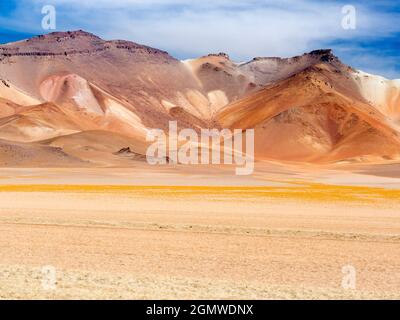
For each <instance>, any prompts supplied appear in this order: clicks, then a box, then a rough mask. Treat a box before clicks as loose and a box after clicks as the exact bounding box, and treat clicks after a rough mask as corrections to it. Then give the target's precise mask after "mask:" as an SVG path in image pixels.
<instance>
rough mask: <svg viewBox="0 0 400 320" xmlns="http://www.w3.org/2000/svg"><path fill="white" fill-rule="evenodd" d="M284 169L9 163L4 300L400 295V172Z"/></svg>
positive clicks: (2, 227)
mask: <svg viewBox="0 0 400 320" xmlns="http://www.w3.org/2000/svg"><path fill="white" fill-rule="evenodd" d="M271 168H272V169H271ZM271 168H270V169H271V170H270V171H268V170H269V169H268V170H267V169H265V171H262V172H258V173H256V174H255V175H254V176H253V177H250V178H249V177H245V178H237V177H236V178H229V177H231V175H229V174H228V172H226V173H223V174H222V175H220V176H218V175H214V174H213V173H212V170H210V169H208V170H207V172H208V173H207V174H205V173H204V172H203V171H201V170H198V171H196V172H192V173H191V174H190V175H188V174H187V173H186V174H184V173H183V172H180V171H179V170H178V169H177V170H173V171H172V170H171V171H168V170H166V169H165V170H164V169H163V170H164V171H163V170H161V169H160V170H161V171H157V172H156V170H153V172H152V171H148V172H145V171H143V170H137V169H88V168H85V169H21V168H20V169H2V170H1V174H0V176H1V177H0V298H2V299H5V298H11V299H48V298H52V299H53V298H55V299H62V298H66V299H98V298H101V299H120V298H122V299H274V298H278V299H301V298H305V299H325V298H326V299H347V298H350V299H359V298H361V299H364V298H373V299H375V298H389V299H399V298H400V210H399V209H400V179H398V178H396V175H397V173H396V172H395V171H396V170H394V169H393V168H392V167H391V166H388V167H385V168H382V167H379V166H378V167H376V168H375V167H374V168H368V170H369V171H370V172H371V174H365V172H364V173H363V170H358V169H357V170H356V169H354V168H353V169H352V170H353V172H352V173H351V174H350V173H348V172H346V171H343V170H339V171H336V169H335V170H333V171H332V170H327V171H324V170H321V171H320V172H321V173H320V174H314V173H313V171H312V170H308V169H304V171H302V172H301V174H299V173H298V172H299V171H296V170H287V169H282V168H281V169H278V167H276V166H273V167H271ZM394 168H396V166H394ZM210 172H211V173H210ZM268 172H269V174H267V173H268ZM294 172H297V173H296V174H294ZM388 172H389V173H388ZM388 176H392V177H388ZM230 179H231V180H230ZM240 179H243V180H240ZM346 266H351V267H352V268H354V270H355V288H353V289H352V288H343V286H342V282H343V279H344V277H346V274H345V273H343V272H342V271H343V270H342V268H343V267H346ZM46 270H47V271H46ZM48 270H51V272H50V273H49V272H48Z"/></svg>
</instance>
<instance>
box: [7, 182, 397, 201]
mask: <svg viewBox="0 0 400 320" xmlns="http://www.w3.org/2000/svg"><path fill="white" fill-rule="evenodd" d="M0 192H67V193H68V192H71V193H126V194H129V193H132V194H136V195H142V196H163V197H165V196H171V197H191V196H194V197H195V196H201V197H203V196H207V197H210V198H212V199H215V200H218V198H223V197H227V196H229V197H240V198H249V197H251V198H254V197H255V198H272V199H288V200H289V199H294V200H304V201H319V202H326V201H329V202H332V201H333V202H335V201H345V202H362V203H364V202H367V203H373V202H376V201H379V200H390V201H400V190H398V189H384V188H371V187H357V186H335V185H325V184H311V183H308V184H296V185H291V186H281V187H276V186H265V187H258V186H250V187H248V186H129V185H50V184H46V185H39V184H38V185H0Z"/></svg>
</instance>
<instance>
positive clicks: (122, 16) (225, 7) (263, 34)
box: [0, 0, 400, 78]
mask: <svg viewBox="0 0 400 320" xmlns="http://www.w3.org/2000/svg"><path fill="white" fill-rule="evenodd" d="M44 5H54V6H55V8H56V13H57V21H56V26H57V30H58V31H66V30H77V29H84V30H86V31H89V32H92V33H95V34H97V35H99V36H101V37H102V38H105V39H127V40H132V41H135V42H139V43H143V44H147V45H150V46H153V47H157V48H160V49H164V50H167V51H168V52H170V53H171V54H172V55H173V56H175V57H177V58H180V59H186V58H193V57H197V56H200V55H204V54H208V53H211V52H221V51H222V52H226V53H228V54H229V55H230V56H231V58H232V59H234V60H236V61H245V60H250V59H252V58H253V57H256V56H281V57H289V56H294V55H298V54H302V53H304V52H308V51H311V50H314V49H319V48H332V49H334V51H335V54H336V55H338V56H339V57H340V58H341V59H342V60H343V61H344V62H345V63H347V64H350V65H352V66H354V67H356V68H358V69H362V70H364V71H367V72H371V73H376V74H381V75H384V76H386V77H388V78H400V6H399V5H398V0H391V1H389V0H379V1H353V0H347V1H340V0H339V1H316V0H280V1H271V0H53V1H52V0H0V42H1V43H5V42H10V41H15V40H20V39H23V38H26V37H30V36H32V35H37V34H43V33H47V32H49V31H47V30H43V29H42V19H43V17H44V15H43V14H42V13H41V11H42V8H43V6H44ZM344 5H352V6H353V7H354V8H355V9H356V28H355V29H344V28H343V27H342V20H343V18H344V17H345V14H344V13H343V12H342V9H343V6H344Z"/></svg>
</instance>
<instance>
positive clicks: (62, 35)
mask: <svg viewBox="0 0 400 320" xmlns="http://www.w3.org/2000/svg"><path fill="white" fill-rule="evenodd" d="M75 38H88V39H92V40H101V38H99V37H98V36H96V35H94V34H93V33H90V32H87V31H84V30H75V31H56V32H51V33H48V34H45V35H38V36H36V37H33V38H31V39H27V40H26V41H27V42H32V41H37V40H44V39H45V40H50V41H51V40H53V39H54V40H55V41H57V42H60V41H63V40H64V41H65V40H68V39H75Z"/></svg>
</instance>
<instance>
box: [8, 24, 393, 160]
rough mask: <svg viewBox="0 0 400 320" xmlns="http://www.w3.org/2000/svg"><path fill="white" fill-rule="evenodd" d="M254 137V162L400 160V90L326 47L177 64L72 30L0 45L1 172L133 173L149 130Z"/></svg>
mask: <svg viewBox="0 0 400 320" xmlns="http://www.w3.org/2000/svg"><path fill="white" fill-rule="evenodd" d="M171 120H177V121H178V125H179V127H180V128H193V129H195V130H200V129H201V128H218V129H221V128H228V129H243V130H244V129H249V128H251V129H255V157H256V159H257V160H274V161H285V162H286V161H290V162H293V161H294V162H307V163H335V162H339V161H340V162H343V161H347V162H368V163H370V162H375V161H395V160H398V159H400V80H388V79H385V78H383V77H380V76H377V75H371V74H367V73H365V72H362V71H358V70H355V69H353V68H352V67H350V66H347V65H345V64H344V63H342V62H341V61H340V60H339V59H338V58H337V57H336V56H335V55H334V54H333V52H332V50H329V49H323V50H315V51H312V52H309V53H305V54H303V55H301V56H296V57H293V58H278V57H268V58H265V57H257V58H254V59H253V60H251V61H248V62H242V63H238V62H234V61H232V60H231V59H230V58H229V56H228V55H227V54H225V53H218V54H210V55H208V56H204V57H200V58H197V59H192V60H185V61H180V60H178V59H175V58H174V57H172V56H171V55H169V54H168V53H167V52H165V51H162V50H159V49H155V48H151V47H148V46H144V45H140V44H137V43H133V42H130V41H123V40H113V41H105V40H103V39H101V38H99V37H97V36H95V35H93V34H91V33H88V32H85V31H82V30H79V31H71V32H54V33H50V34H47V35H42V36H37V37H34V38H31V39H27V40H23V41H19V42H14V43H9V44H4V45H0V166H3V167H4V166H6V167H18V166H43V167H46V166H60V167H62V166H129V165H130V164H131V163H132V161H135V160H137V161H143V159H144V154H145V152H146V147H147V145H148V143H147V142H146V134H147V132H148V130H149V129H152V128H159V129H163V130H167V128H168V123H169V121H171Z"/></svg>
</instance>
